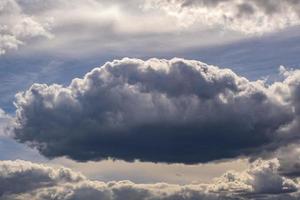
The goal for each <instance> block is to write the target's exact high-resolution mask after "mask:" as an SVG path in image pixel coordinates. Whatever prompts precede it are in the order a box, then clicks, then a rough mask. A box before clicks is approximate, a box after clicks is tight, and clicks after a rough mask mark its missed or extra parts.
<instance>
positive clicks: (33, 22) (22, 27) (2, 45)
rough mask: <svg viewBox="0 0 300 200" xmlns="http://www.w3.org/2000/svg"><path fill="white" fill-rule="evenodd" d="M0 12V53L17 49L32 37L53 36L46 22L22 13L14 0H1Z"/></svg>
mask: <svg viewBox="0 0 300 200" xmlns="http://www.w3.org/2000/svg"><path fill="white" fill-rule="evenodd" d="M0 13H1V14H0V23H1V26H0V54H4V53H6V51H7V50H12V49H17V48H18V47H19V46H20V45H23V44H25V43H26V42H28V41H29V40H30V39H32V38H36V37H46V38H52V37H53V35H52V34H51V33H50V32H49V31H48V28H49V27H47V24H46V22H45V24H43V23H42V22H40V21H39V20H37V19H35V17H33V16H30V15H27V14H25V13H23V11H22V8H21V7H20V6H19V4H18V3H17V2H16V1H15V0H2V1H1V2H0Z"/></svg>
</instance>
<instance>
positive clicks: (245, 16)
mask: <svg viewBox="0 0 300 200" xmlns="http://www.w3.org/2000/svg"><path fill="white" fill-rule="evenodd" d="M149 2H150V3H149ZM148 7H150V8H157V9H162V10H164V11H165V12H166V13H168V14H169V15H171V16H174V17H177V18H178V19H179V21H180V22H181V24H182V25H183V26H189V25H191V24H193V23H195V22H201V23H202V24H206V25H207V24H208V25H211V26H215V25H220V26H224V27H225V28H229V29H233V30H235V31H241V32H244V33H248V34H250V33H251V34H252V33H263V32H270V31H274V30H278V29H282V28H285V27H287V26H292V25H299V23H300V18H299V16H300V1H299V0H272V1H269V0H266V1H262V0H251V1H249V0H213V1H211V0H167V1H166V0H150V1H148Z"/></svg>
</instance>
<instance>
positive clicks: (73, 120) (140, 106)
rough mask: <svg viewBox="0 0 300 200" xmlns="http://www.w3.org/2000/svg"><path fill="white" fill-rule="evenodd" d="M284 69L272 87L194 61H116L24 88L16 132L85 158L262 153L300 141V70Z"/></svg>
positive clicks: (46, 149)
mask: <svg viewBox="0 0 300 200" xmlns="http://www.w3.org/2000/svg"><path fill="white" fill-rule="evenodd" d="M282 73H283V74H284V76H286V78H285V80H284V81H282V82H276V83H273V84H271V85H267V84H265V83H264V82H263V81H254V82H252V81H249V80H247V79H246V78H244V77H240V76H238V75H236V74H235V73H234V72H232V71H231V70H229V69H220V68H218V67H215V66H210V65H206V64H204V63H201V62H198V61H193V60H184V59H172V60H159V59H150V60H147V61H142V60H138V59H128V58H124V59H122V60H115V61H113V62H108V63H106V64H105V65H104V66H102V67H99V68H95V69H94V70H92V71H91V72H89V73H88V74H86V75H85V77H84V78H83V79H74V80H73V81H72V83H71V84H70V85H69V86H68V87H63V86H61V85H50V86H48V85H45V84H34V85H33V86H32V87H31V88H30V89H29V90H27V91H25V92H23V93H19V94H18V95H17V100H16V103H15V105H16V107H17V111H16V127H15V130H14V135H15V136H14V137H15V138H16V139H17V140H18V141H20V142H22V143H29V144H30V145H31V146H34V147H37V149H38V150H39V151H40V152H41V153H42V154H43V155H45V156H47V157H51V158H52V157H58V156H68V157H70V158H72V159H75V160H80V161H87V160H101V159H107V158H116V159H123V160H126V161H133V160H135V159H139V160H142V161H151V162H168V163H199V162H209V161H213V160H218V159H225V158H235V157H239V156H254V157H255V156H257V155H259V154H260V153H262V152H268V151H270V150H274V149H278V148H280V147H281V146H284V145H287V144H290V143H296V142H298V138H299V136H298V135H299V134H298V133H299V124H300V123H299V114H300V110H299V109H300V106H299V94H300V82H299V80H300V71H291V72H288V71H285V70H284V69H282Z"/></svg>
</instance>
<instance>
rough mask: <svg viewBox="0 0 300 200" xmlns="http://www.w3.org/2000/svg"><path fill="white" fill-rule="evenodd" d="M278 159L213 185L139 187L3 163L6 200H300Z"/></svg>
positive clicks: (0, 190)
mask: <svg viewBox="0 0 300 200" xmlns="http://www.w3.org/2000/svg"><path fill="white" fill-rule="evenodd" d="M278 167H279V163H278V161H277V160H276V159H273V160H268V161H262V160H259V161H257V162H255V163H253V164H252V165H251V166H250V168H249V169H247V170H245V171H243V172H241V173H237V172H233V171H232V172H227V173H225V174H224V175H223V176H221V177H219V178H216V179H215V180H214V181H213V182H212V183H210V184H193V185H174V184H167V183H156V184H135V183H132V182H130V181H119V182H107V183H104V182H100V181H91V180H88V179H87V178H86V177H84V176H83V175H81V174H79V173H76V172H73V171H71V170H69V169H66V168H53V167H48V166H45V165H40V164H34V163H31V162H26V161H21V160H17V161H0V199H3V200H4V199H5V200H6V199H11V200H23V199H24V200H25V199H33V200H46V199H59V200H76V199H89V200H96V199H102V200H121V199H139V200H146V199H147V200H171V199H173V200H174V199H178V200H181V199H182V200H183V199H185V200H193V199H205V200H217V199H228V200H230V199H260V198H261V199H277V198H278V199H279V198H281V199H282V198H284V199H298V198H299V193H298V190H299V183H298V181H296V180H291V179H288V178H285V177H283V176H280V175H279V174H278V173H277V171H278Z"/></svg>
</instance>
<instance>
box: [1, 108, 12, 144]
mask: <svg viewBox="0 0 300 200" xmlns="http://www.w3.org/2000/svg"><path fill="white" fill-rule="evenodd" d="M12 123H13V118H12V117H11V116H10V115H8V114H6V113H5V112H4V111H3V110H2V109H1V108H0V139H1V138H2V137H7V136H8V135H9V134H10V128H11V127H12Z"/></svg>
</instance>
